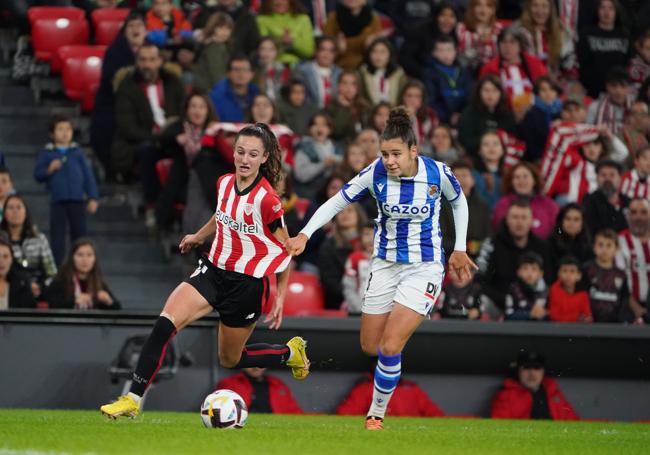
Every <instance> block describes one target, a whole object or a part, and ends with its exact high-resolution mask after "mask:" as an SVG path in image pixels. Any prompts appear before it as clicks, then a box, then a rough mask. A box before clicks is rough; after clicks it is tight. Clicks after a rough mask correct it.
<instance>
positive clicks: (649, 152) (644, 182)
mask: <svg viewBox="0 0 650 455" xmlns="http://www.w3.org/2000/svg"><path fill="white" fill-rule="evenodd" d="M620 193H621V194H622V195H624V196H627V197H628V198H630V199H634V198H637V197H642V198H645V199H650V145H646V146H645V147H642V148H640V149H639V150H637V152H636V156H635V157H634V168H633V169H631V170H629V171H627V172H626V173H625V174H623V179H622V180H621V190H620Z"/></svg>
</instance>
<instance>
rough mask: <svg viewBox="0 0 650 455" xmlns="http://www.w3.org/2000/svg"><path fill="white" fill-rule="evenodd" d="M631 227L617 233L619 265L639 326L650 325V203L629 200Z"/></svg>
mask: <svg viewBox="0 0 650 455" xmlns="http://www.w3.org/2000/svg"><path fill="white" fill-rule="evenodd" d="M628 223H629V226H630V228H629V229H626V230H624V231H622V232H620V233H619V234H618V252H617V253H616V265H617V266H618V267H619V268H621V269H623V270H625V273H626V274H627V281H628V286H629V288H630V308H631V309H632V312H633V313H634V319H635V322H637V323H643V322H645V323H650V314H649V313H648V305H649V304H650V201H648V200H647V199H644V198H636V199H632V200H631V201H630V205H629V214H628Z"/></svg>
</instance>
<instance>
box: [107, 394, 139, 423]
mask: <svg viewBox="0 0 650 455" xmlns="http://www.w3.org/2000/svg"><path fill="white" fill-rule="evenodd" d="M99 410H100V411H102V414H104V415H105V416H107V417H110V418H111V419H117V418H118V417H131V418H133V417H137V416H138V414H140V405H138V403H136V402H135V400H134V399H133V398H131V397H130V396H128V395H122V396H121V397H119V398H118V399H117V400H115V401H114V402H112V403H110V404H105V405H104V406H102V407H101V408H99Z"/></svg>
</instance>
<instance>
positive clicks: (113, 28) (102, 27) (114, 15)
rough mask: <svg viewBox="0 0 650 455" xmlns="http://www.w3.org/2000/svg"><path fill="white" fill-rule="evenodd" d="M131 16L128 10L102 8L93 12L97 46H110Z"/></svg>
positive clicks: (92, 18) (92, 17)
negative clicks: (127, 18)
mask: <svg viewBox="0 0 650 455" xmlns="http://www.w3.org/2000/svg"><path fill="white" fill-rule="evenodd" d="M128 15H129V10H128V9H127V8H100V9H96V10H95V11H93V12H92V15H91V20H92V22H93V28H94V30H95V44H97V45H102V46H108V45H110V44H111V43H112V42H113V41H114V40H115V37H116V36H117V34H118V33H119V31H120V28H121V27H122V24H123V23H124V19H126V16H128Z"/></svg>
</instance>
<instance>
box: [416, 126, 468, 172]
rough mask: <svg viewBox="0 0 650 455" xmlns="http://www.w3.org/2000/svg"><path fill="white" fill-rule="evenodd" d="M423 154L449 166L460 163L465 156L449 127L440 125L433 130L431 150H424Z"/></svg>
mask: <svg viewBox="0 0 650 455" xmlns="http://www.w3.org/2000/svg"><path fill="white" fill-rule="evenodd" d="M422 154H423V155H426V156H430V157H431V158H433V159H435V160H438V161H443V162H445V163H447V164H451V163H453V162H454V161H458V159H460V158H461V157H462V156H463V155H464V154H463V153H462V150H461V148H460V145H459V144H458V143H457V142H456V138H455V137H454V134H453V133H452V131H451V128H450V127H448V126H447V125H438V126H436V127H435V128H434V129H433V133H431V148H430V149H429V150H422Z"/></svg>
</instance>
